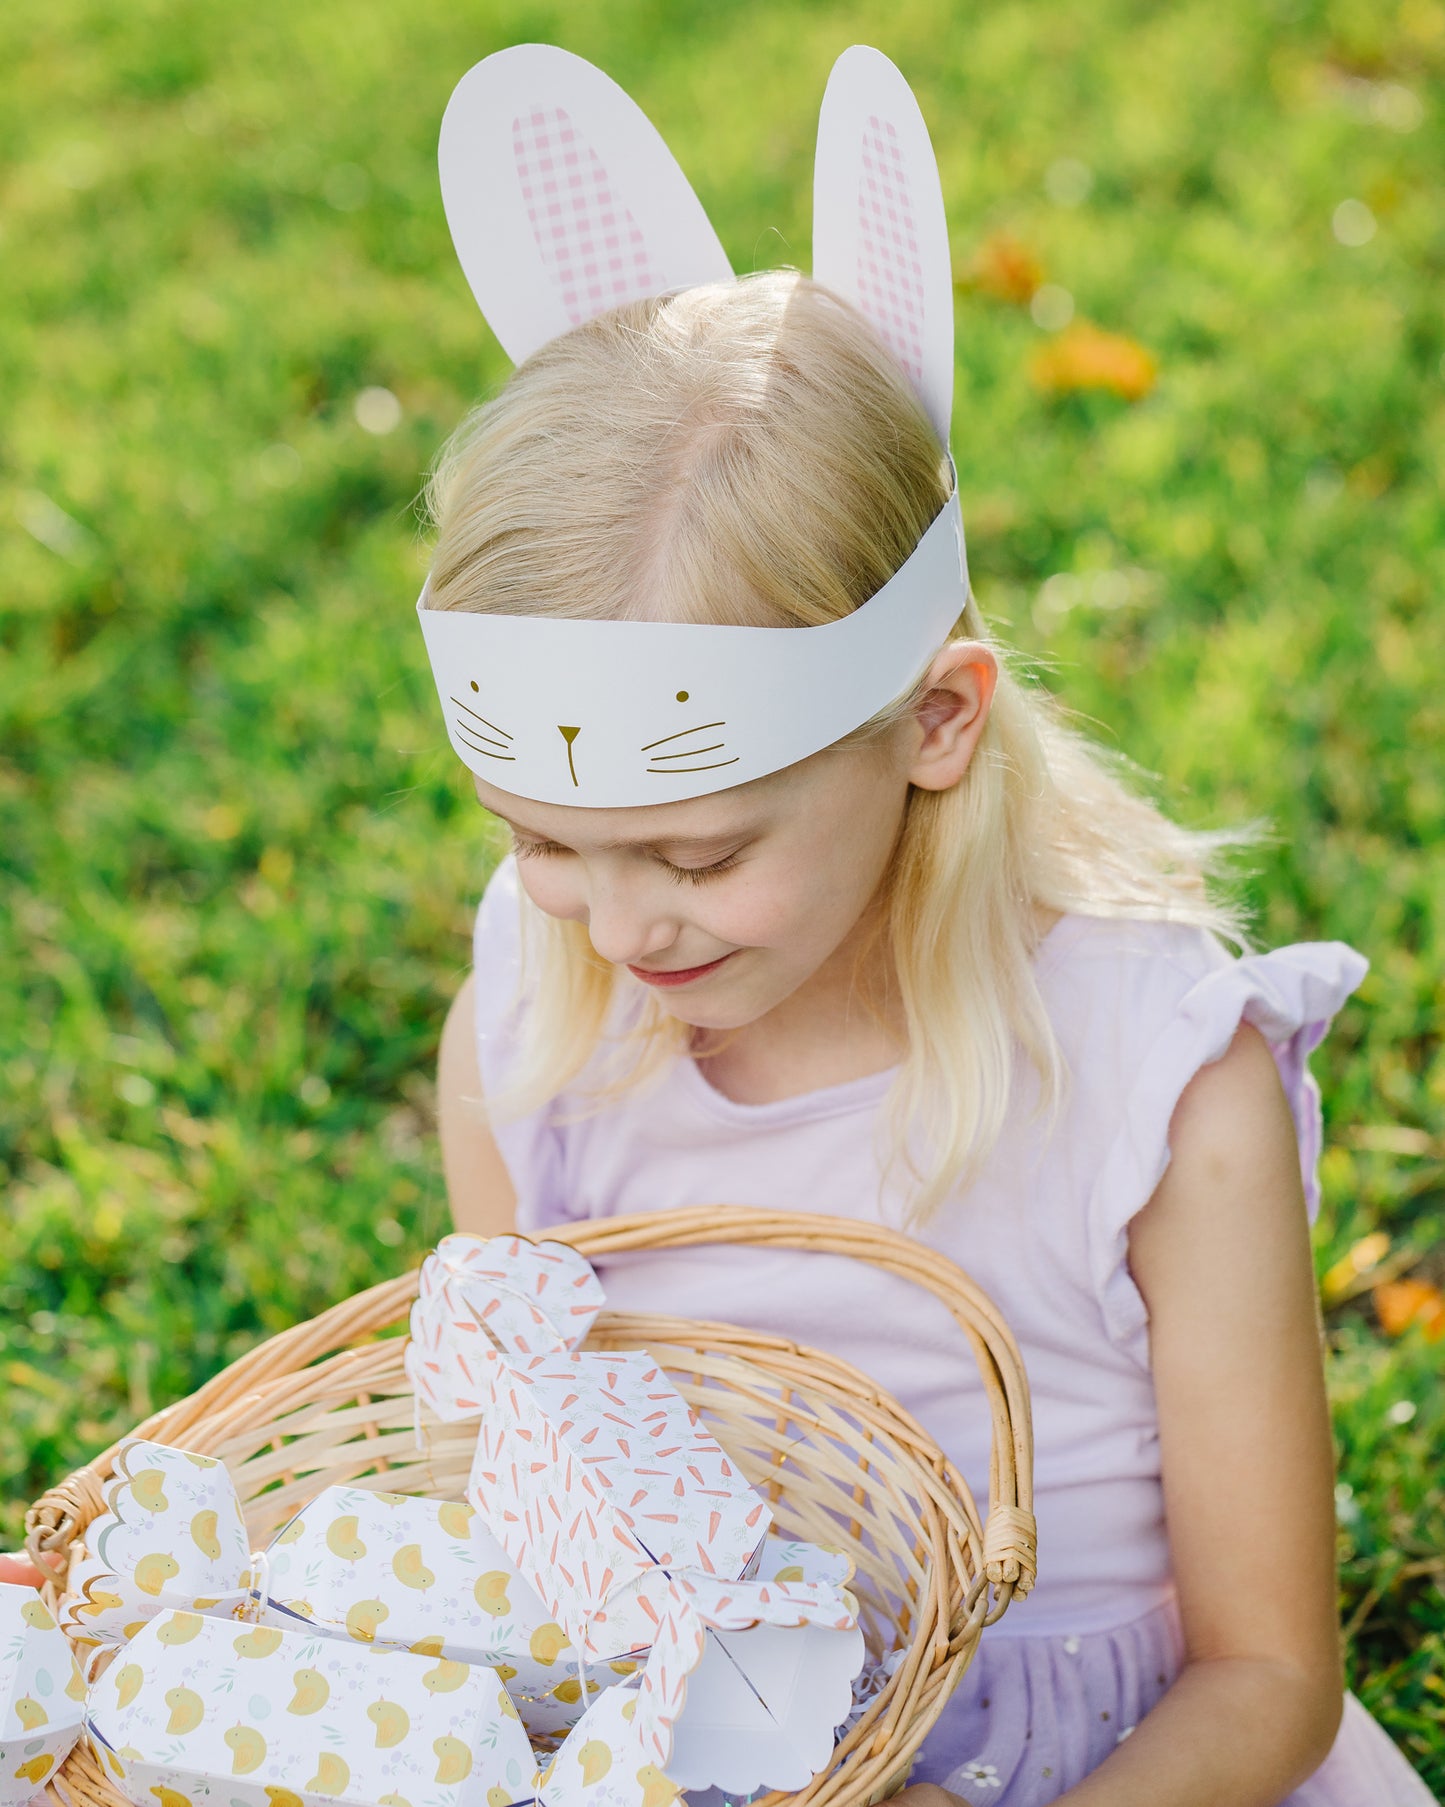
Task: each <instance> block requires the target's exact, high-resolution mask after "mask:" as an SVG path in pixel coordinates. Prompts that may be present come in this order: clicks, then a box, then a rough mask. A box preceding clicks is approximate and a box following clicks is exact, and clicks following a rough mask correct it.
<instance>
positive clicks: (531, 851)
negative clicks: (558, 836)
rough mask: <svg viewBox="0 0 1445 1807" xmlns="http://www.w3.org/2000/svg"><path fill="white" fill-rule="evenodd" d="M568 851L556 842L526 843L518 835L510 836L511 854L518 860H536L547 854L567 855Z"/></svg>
mask: <svg viewBox="0 0 1445 1807" xmlns="http://www.w3.org/2000/svg"><path fill="white" fill-rule="evenodd" d="M569 851H570V849H568V848H566V847H563V846H562V845H561V844H560V842H557V841H527V840H524V839H523V838H522V836H521V835H519V834H514V835H513V836H512V852H513V853H514V854H516V856H517V858H518V859H519V860H530V859H537V858H539V857H540V856H541V855H543V854H548V853H567V852H569Z"/></svg>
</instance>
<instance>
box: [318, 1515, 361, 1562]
mask: <svg viewBox="0 0 1445 1807" xmlns="http://www.w3.org/2000/svg"><path fill="white" fill-rule="evenodd" d="M326 1547H327V1549H328V1550H330V1552H331V1554H332V1555H333V1556H339V1557H340V1558H341V1560H342V1561H343V1562H360V1561H361V1559H362V1557H363V1556H364V1555H365V1554H366V1545H365V1544H364V1543H363V1542H362V1541H361V1539H360V1538H359V1537H358V1536H357V1535H356V1514H355V1513H354V1512H348V1513H345V1514H343V1516H342V1517H341V1518H338V1519H336V1520H335V1521H334V1522H333V1524H332V1525H331V1528H330V1529H329V1530H328V1531H327V1533H326Z"/></svg>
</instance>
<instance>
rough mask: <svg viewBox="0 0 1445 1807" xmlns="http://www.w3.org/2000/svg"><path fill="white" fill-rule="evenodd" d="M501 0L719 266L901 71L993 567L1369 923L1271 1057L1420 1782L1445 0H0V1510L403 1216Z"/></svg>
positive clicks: (448, 896)
mask: <svg viewBox="0 0 1445 1807" xmlns="http://www.w3.org/2000/svg"><path fill="white" fill-rule="evenodd" d="M529 38H544V39H551V40H555V41H560V42H562V43H564V44H566V45H567V46H568V47H569V48H571V49H573V50H576V51H578V52H580V53H581V54H583V55H585V56H588V57H590V58H592V59H593V60H595V61H597V62H599V63H600V64H601V65H602V66H603V67H604V68H606V69H607V70H608V71H609V72H610V73H611V74H613V75H614V76H615V77H617V79H618V80H620V81H621V82H622V83H623V84H624V86H626V87H627V88H628V89H629V90H630V91H631V92H632V93H633V94H634V95H635V96H636V97H637V99H638V100H639V101H640V102H641V104H642V105H643V106H644V107H645V108H646V110H647V111H648V112H649V113H650V114H651V115H652V117H653V118H654V119H655V121H656V122H657V124H658V125H659V126H660V128H661V129H662V131H663V133H664V135H665V136H666V137H667V138H668V140H669V142H670V143H671V144H672V145H673V146H674V148H675V149H676V151H677V153H678V156H679V158H680V160H681V162H682V163H683V165H684V167H685V168H686V169H687V170H688V172H689V174H690V175H691V176H692V178H693V180H694V182H695V184H696V186H697V188H698V190H699V192H700V193H701V195H702V197H703V199H704V201H705V203H706V204H707V206H708V208H709V210H710V211H711V213H712V217H713V219H714V221H715V222H716V224H717V226H718V229H719V231H720V233H721V236H722V238H723V241H724V243H725V245H726V246H727V247H728V250H729V252H730V253H731V255H732V257H733V261H734V264H735V266H736V267H737V268H739V269H749V268H752V267H754V266H758V265H769V264H775V263H782V262H792V263H798V264H800V265H802V266H803V267H804V268H806V267H807V264H808V261H809V217H808V216H809V204H810V202H809V197H810V186H811V158H812V142H813V132H814V126H815V121H816V116H817V106H818V101H819V98H820V96H821V93H822V89H823V83H824V80H825V77H826V74H827V71H828V68H829V65H830V64H831V62H832V59H833V57H834V56H835V55H836V53H837V52H838V51H839V50H841V49H842V48H843V47H844V46H845V45H847V44H848V43H850V42H853V41H855V40H859V39H861V40H864V41H871V42H874V43H877V44H878V45H880V46H881V47H882V48H884V49H885V50H887V51H888V52H889V53H890V54H891V55H892V56H893V57H894V58H895V59H896V60H897V61H898V62H899V64H900V65H901V66H902V68H903V69H904V71H905V73H906V74H907V75H908V76H909V77H910V79H911V80H912V81H913V82H914V84H915V86H916V88H917V90H918V93H919V96H920V99H921V102H922V105H923V109H924V112H925V114H926V116H927V118H928V119H929V121H930V123H931V125H932V128H933V132H934V136H935V141H936V144H937V146H938V151H939V156H940V161H941V164H942V168H943V172H944V181H945V187H946V191H947V195H948V202H949V212H950V219H951V222H952V228H953V235H954V251H955V255H956V258H957V263H958V271H959V279H960V280H959V302H958V332H959V354H958V364H959V371H958V402H957V410H956V423H957V424H956V431H955V449H956V452H957V455H958V460H959V465H960V470H961V473H962V483H963V491H964V502H965V515H966V518H967V520H968V522H969V535H970V563H971V566H972V570H973V573H974V578H975V582H976V584H977V586H978V590H979V594H980V597H981V600H982V603H983V606H984V608H985V611H986V612H987V613H988V615H989V616H990V617H991V618H992V619H993V621H994V622H996V623H997V624H998V626H999V628H1000V631H1001V632H1002V633H1003V634H1004V636H1005V637H1007V638H1009V639H1011V640H1012V641H1014V642H1015V643H1016V644H1017V645H1018V646H1020V648H1021V649H1022V650H1023V651H1024V653H1025V654H1026V655H1027V656H1028V657H1029V658H1030V659H1031V660H1032V661H1033V662H1034V664H1035V666H1036V669H1037V670H1038V671H1039V672H1040V674H1041V676H1042V678H1043V679H1044V681H1046V682H1047V683H1048V684H1049V685H1050V686H1052V687H1053V688H1054V689H1055V690H1056V691H1057V692H1058V693H1059V694H1060V695H1062V696H1063V697H1064V698H1065V699H1066V700H1067V701H1068V702H1069V703H1070V704H1071V705H1072V706H1073V707H1075V708H1076V709H1078V710H1080V711H1081V712H1083V713H1084V714H1086V715H1087V716H1088V717H1090V718H1092V719H1094V720H1095V721H1096V722H1097V723H1098V725H1099V726H1098V731H1099V733H1100V734H1101V735H1103V736H1104V737H1105V738H1106V739H1108V740H1109V741H1110V742H1111V743H1112V744H1115V745H1117V746H1119V747H1120V748H1122V749H1123V750H1125V751H1126V752H1128V753H1129V754H1130V755H1132V756H1133V757H1134V758H1135V759H1137V760H1138V761H1139V762H1141V764H1142V765H1144V766H1145V767H1147V768H1149V769H1150V770H1151V771H1154V772H1157V773H1158V774H1160V776H1161V780H1162V785H1163V793H1164V794H1165V795H1166V796H1167V797H1168V798H1170V799H1171V800H1172V801H1173V802H1174V804H1175V805H1176V806H1177V808H1178V810H1179V812H1180V813H1181V814H1182V815H1183V816H1185V817H1186V818H1187V819H1188V820H1190V821H1191V822H1196V823H1207V824H1215V825H1218V824H1225V823H1231V822H1236V821H1239V820H1242V819H1252V818H1256V817H1264V818H1267V819H1268V820H1269V821H1270V822H1271V823H1272V824H1273V826H1274V830H1275V839H1274V840H1273V841H1272V842H1271V843H1270V844H1269V845H1268V846H1267V847H1266V848H1265V849H1264V850H1263V851H1262V852H1260V853H1259V854H1258V855H1257V856H1256V857H1255V858H1254V861H1253V868H1254V869H1253V870H1252V872H1251V873H1250V874H1249V876H1248V878H1247V880H1246V881H1245V882H1246V883H1247V887H1248V894H1249V897H1250V899H1251V901H1252V903H1253V905H1254V906H1255V908H1256V911H1257V917H1256V922H1257V935H1258V939H1259V940H1260V941H1261V942H1263V943H1266V944H1268V943H1274V942H1277V941H1282V940H1287V939H1291V938H1299V937H1311V936H1318V937H1325V938H1332V937H1341V938H1344V939H1347V940H1349V941H1351V942H1353V943H1354V944H1355V945H1356V946H1358V947H1359V948H1361V949H1363V950H1364V951H1365V952H1366V953H1367V954H1368V955H1369V957H1370V959H1371V960H1372V962H1373V969H1372V972H1371V976H1370V978H1369V980H1368V982H1367V984H1366V986H1365V988H1364V990H1363V991H1362V993H1361V994H1360V996H1359V997H1358V999H1356V1000H1355V1001H1354V1002H1352V1003H1351V1005H1350V1006H1349V1007H1348V1008H1347V1010H1346V1011H1345V1013H1344V1016H1343V1018H1342V1019H1341V1022H1340V1024H1339V1026H1338V1029H1337V1031H1336V1033H1335V1034H1334V1036H1333V1037H1332V1038H1331V1039H1330V1041H1329V1042H1328V1044H1327V1045H1326V1046H1325V1048H1323V1049H1322V1050H1321V1052H1320V1054H1319V1055H1318V1056H1317V1057H1316V1062H1315V1065H1316V1069H1317V1071H1318V1073H1319V1076H1320V1078H1321V1081H1322V1084H1323V1086H1324V1091H1325V1099H1326V1109H1327V1115H1328V1133H1329V1150H1328V1153H1327V1155H1326V1158H1325V1190H1326V1198H1325V1206H1324V1212H1323V1216H1322V1219H1321V1222H1320V1227H1319V1233H1318V1237H1317V1248H1318V1261H1319V1269H1320V1274H1321V1280H1322V1285H1323V1289H1324V1294H1325V1300H1326V1306H1327V1325H1328V1330H1329V1337H1330V1348H1331V1357H1330V1378H1331V1387H1332V1394H1333V1399H1334V1405H1335V1414H1336V1426H1337V1432H1338V1438H1339V1444H1340V1452H1341V1475H1340V1487H1339V1492H1338V1502H1339V1526H1340V1555H1341V1577H1342V1611H1343V1614H1344V1617H1345V1620H1346V1622H1347V1625H1348V1628H1349V1646H1350V1664H1351V1681H1352V1683H1353V1685H1354V1686H1355V1688H1356V1689H1357V1690H1358V1691H1359V1692H1360V1694H1361V1695H1362V1696H1363V1697H1364V1699H1365V1701H1366V1703H1367V1704H1368V1705H1369V1706H1370V1707H1371V1708H1372V1709H1373V1710H1374V1711H1375V1712H1377V1713H1378V1714H1379V1716H1380V1717H1381V1718H1382V1719H1383V1720H1384V1722H1385V1724H1386V1725H1387V1726H1388V1727H1389V1728H1390V1730H1391V1731H1392V1732H1393V1734H1394V1736H1395V1737H1396V1738H1397V1739H1398V1740H1399V1741H1400V1743H1401V1744H1402V1745H1403V1746H1404V1748H1405V1749H1406V1750H1407V1751H1408V1752H1409V1754H1410V1755H1411V1757H1412V1759H1413V1760H1414V1761H1415V1762H1416V1763H1417V1764H1418V1765H1419V1766H1420V1767H1421V1769H1422V1771H1423V1773H1424V1774H1425V1776H1426V1777H1427V1779H1428V1780H1429V1781H1431V1782H1432V1783H1433V1785H1434V1787H1435V1788H1436V1790H1437V1791H1445V1680H1442V1676H1445V1593H1442V1584H1445V1561H1442V1556H1441V1552H1442V1551H1445V1501H1442V1491H1441V1471H1442V1459H1441V1453H1440V1452H1441V1450H1442V1447H1445V1387H1442V1386H1441V1378H1442V1375H1441V1369H1442V1357H1445V1304H1442V1301H1441V1296H1440V1292H1439V1282H1440V1280H1441V1278H1442V1267H1441V1258H1440V1253H1439V1248H1440V1243H1441V1232H1442V1226H1445V1060H1442V1055H1441V1048H1440V1040H1439V1021H1440V1013H1441V1004H1442V995H1441V985H1442V980H1441V974H1442V937H1445V882H1442V872H1441V839H1442V827H1445V820H1442V819H1445V758H1442V745H1445V732H1442V730H1445V704H1442V683H1445V626H1442V622H1445V611H1442V608H1441V595H1442V591H1445V534H1442V502H1441V495H1442V475H1445V319H1442V305H1441V298H1442V293H1445V189H1442V181H1441V176H1442V151H1445V117H1442V113H1445V108H1442V104H1441V96H1442V86H1441V82H1442V76H1445V5H1442V4H1441V3H1440V0H1399V3H1398V4H1397V3H1396V0H1328V3H1320V4H1313V3H1311V0H1177V3H1176V4H1172V5H1170V6H1167V7H1159V6H1152V7H1151V6H1146V5H1143V4H1140V3H1139V0H1028V3H1027V4H1023V3H1021V0H984V3H983V4H981V5H978V6H974V7H970V8H967V9H963V8H958V9H952V8H950V7H948V6H947V5H945V4H942V3H940V0H892V3H891V4H889V5H887V6H884V5H881V4H874V5H852V6H850V5H843V4H832V5H827V6H824V5H819V4H808V3H806V0H765V3H760V4H749V3H747V0H714V3H713V4H710V5H708V6H707V7H702V6H681V5H671V6H669V5H662V4H657V3H655V0H654V3H650V4H649V3H644V0H609V4H608V5H606V6H598V5H580V4H579V5H573V6H565V5H563V6H559V5H546V4H532V5H523V4H512V3H510V0H408V4H407V5H405V6H396V5H393V4H388V3H386V0H346V3H345V4H329V5H323V4H319V3H317V0H249V3H248V5H247V6H245V7H243V8H229V7H217V6H212V5H208V4H205V3H203V0H197V3H187V0H169V3H165V4H160V3H157V0H126V4H125V5H124V6H117V5H115V4H113V3H112V4H102V3H97V0H9V3H8V4H7V5H6V6H5V8H4V9H3V10H0V71H3V74H0V95H3V105H0V184H3V188H0V197H3V198H0V257H3V260H4V268H5V282H4V287H3V291H0V384H3V397H4V408H3V416H0V543H3V547H4V552H3V557H4V586H3V593H0V1183H3V1185H4V1206H3V1219H0V1391H3V1405H0V1536H3V1537H4V1538H9V1539H13V1538H15V1537H16V1536H17V1535H18V1532H19V1524H20V1514H21V1509H22V1506H23V1504H24V1502H25V1501H26V1500H27V1499H29V1498H30V1497H33V1496H34V1495H35V1494H37V1493H38V1492H40V1491H41V1490H42V1489H43V1488H44V1487H45V1486H46V1485H47V1483H49V1482H52V1481H54V1480H57V1479H59V1478H60V1477H61V1476H62V1475H63V1474H65V1473H66V1472H68V1471H69V1470H70V1469H71V1468H72V1467H73V1466H75V1465H77V1464H78V1463H80V1462H81V1461H83V1460H84V1459H85V1458H86V1457H87V1456H89V1455H90V1454H92V1453H94V1452H95V1451H97V1450H98V1449H99V1448H101V1447H102V1446H103V1445H104V1444H106V1443H108V1442H109V1441H110V1440H112V1439H113V1438H114V1437H116V1436H117V1435H118V1434H120V1433H121V1432H122V1431H124V1430H125V1429H127V1428H128V1427H129V1426H130V1425H131V1424H133V1423H134V1422H135V1421H136V1420H137V1419H138V1418H140V1417H141V1416H143V1415H144V1414H146V1413H148V1412H149V1411H150V1410H151V1409H152V1408H153V1407H154V1406H156V1405H158V1404H160V1403H163V1402H165V1401H168V1400H170V1399H172V1398H173V1397H176V1396H177V1395H179V1394H181V1393H183V1392H185V1391H188V1390H190V1389H191V1388H193V1387H194V1386H196V1385H197V1384H198V1383H199V1382H200V1381H201V1380H202V1379H203V1378H204V1377H205V1376H207V1375H208V1374H210V1373H211V1372H212V1371H213V1370H215V1369H216V1368H217V1367H219V1366H220V1365H221V1364H222V1363H224V1362H226V1361H229V1360H230V1359H232V1358H233V1357H234V1356H236V1355H237V1354H239V1353H240V1352H241V1351H242V1350H244V1349H246V1348H247V1347H249V1346H250V1345H251V1344H252V1343H253V1342H254V1341H255V1340H256V1339H257V1338H258V1337H260V1336H263V1335H266V1334H268V1333H270V1332H273V1331H276V1330H280V1329H282V1328H283V1327H284V1326H286V1325H288V1324H291V1323H292V1322H294V1321H296V1320H297V1319H299V1318H301V1317H304V1316H307V1315H310V1314H312V1313H314V1312H316V1311H317V1310H319V1309H320V1308H322V1307H323V1306H325V1305H327V1304H329V1303H331V1302H332V1301H333V1300H335V1299H337V1298H340V1297H341V1296H343V1295H344V1294H346V1293H348V1292H351V1291H353V1290H356V1289H357V1288H360V1287H363V1286H365V1285H367V1284H369V1283H370V1282H372V1281H373V1280H375V1279H378V1278H380V1277H383V1276H385V1275H388V1274H391V1273H393V1272H396V1271H398V1270H399V1269H400V1268H402V1267H403V1266H405V1265H407V1264H408V1263H410V1262H412V1261H414V1260H415V1259H416V1258H417V1256H418V1255H419V1253H420V1252H421V1251H422V1250H423V1249H424V1248H425V1247H426V1246H428V1245H429V1244H430V1243H432V1242H433V1241H434V1240H435V1239H436V1238H437V1236H438V1235H440V1234H441V1233H442V1232H443V1230H444V1229H445V1228H446V1219H445V1207H444V1203H443V1198H442V1192H441V1188H440V1179H439V1169H438V1161H437V1154H436V1148H435V1139H434V1133H433V1126H432V1118H431V1085H430V1071H431V1066H432V1061H433V1056H434V1051H435V1047H436V1042H437V1037H438V1033H439V1029H440V1025H441V1021H442V1017H443V1014H444V1011H445V1008H446V1004H447V1002H448V999H449V997H450V995H451V994H452V992H453V991H454V990H455V987H456V985H457V984H458V982H459V980H460V978H461V976H462V974H463V972H464V970H465V966H466V963H467V957H468V955H467V933H468V926H469V916H470V910H471V907H472V904H473V902H474V900H475V898H476V896H477V894H478V892H479V890H480V887H481V885H482V883H483V882H484V878H485V875H486V872H487V870H488V869H489V866H490V863H491V861H492V859H493V858H494V857H495V851H496V849H495V845H494V844H493V842H492V841H491V840H489V838H488V834H487V830H486V828H485V825H484V823H483V821H482V819H481V817H480V815H479V813H478V811H477V810H476V807H475V805H474V803H472V802H471V801H470V799H469V794H468V790H467V785H466V782H465V778H464V774H463V773H462V772H461V770H460V768H459V767H457V765H456V764H455V762H454V760H453V759H452V757H451V755H450V753H449V752H448V750H447V747H446V743H445V740H444V737H443V733H442V728H441V723H440V720H439V718H438V714H437V709H436V702H435V697H434V695H433V694H432V693H431V687H430V683H429V680H428V678H427V675H426V671H425V666H424V657H423V648H422V645H421V639H420V636H419V635H418V634H417V633H416V631H415V626H414V624H413V622H412V618H411V609H412V604H413V601H414V599H415V595H416V591H417V588H418V586H419V582H420V577H421V573H422V571H423V568H424V548H423V545H422V542H421V536H420V533H419V529H418V523H417V519H416V516H415V514H414V511H413V506H412V504H413V500H414V497H415V495H416V493H417V491H418V488H419V485H420V482H421V478H422V473H423V471H424V469H425V467H426V465H427V463H428V461H429V459H430V458H431V456H432V454H433V452H434V450H435V448H436V447H437V445H438V443H439V442H440V441H441V439H442V438H443V436H444V435H445V434H446V433H447V432H448V431H449V430H450V429H451V428H452V427H453V426H454V425H455V424H456V422H457V421H458V419H459V418H460V416H461V415H462V413H463V411H464V410H465V409H466V408H467V407H468V406H469V405H470V403H471V402H472V401H473V400H474V399H475V398H477V397H478V396H479V395H480V394H481V393H483V392H485V391H487V390H488V389H490V388H491V387H493V386H494V385H496V384H497V383H498V382H499V381H500V380H501V378H502V377H503V375H504V371H505V364H504V360H503V359H502V357H501V355H500V353H499V352H498V350H497V348H496V346H495V344H494V343H493V342H492V341H491V339H490V337H489V335H488V334H487V332H486V331H485V329H484V328H483V326H482V324H481V322H480V320H479V318H478V315H477V313H476V310H475V307H474V305H473V303H472V302H471V300H470V297H469V295H468V293H467V290H466V288H465V285H464V283H463V280H462V277H461V275H460V272H459V270H458V269H457V267H456V264H455V262H454V259H453V255H452V252H451V248H450V244H449V241H448V238H447V233H446V227H445V223H444V221H443V217H442V211H441V206H440V203H439V200H438V195H437V184H436V174H435V161H434V155H435V143H436V133H437V125H438V121H439V119H440V116H441V111H442V108H443V105H444V104H445V101H446V97H447V94H448V92H449V91H450V88H451V86H452V84H453V83H454V82H455V80H456V79H457V78H458V77H459V76H460V74H461V73H462V72H463V71H464V70H465V69H466V68H467V67H469V66H470V64H472V63H473V62H475V61H476V60H477V59H478V58H480V57H481V56H483V55H485V54H486V53H487V52H489V51H491V50H494V49H496V48H499V47H500V46H502V45H504V44H508V43H514V42H518V41H523V40H526V39H529ZM0 1547H3V1546H0Z"/></svg>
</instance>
